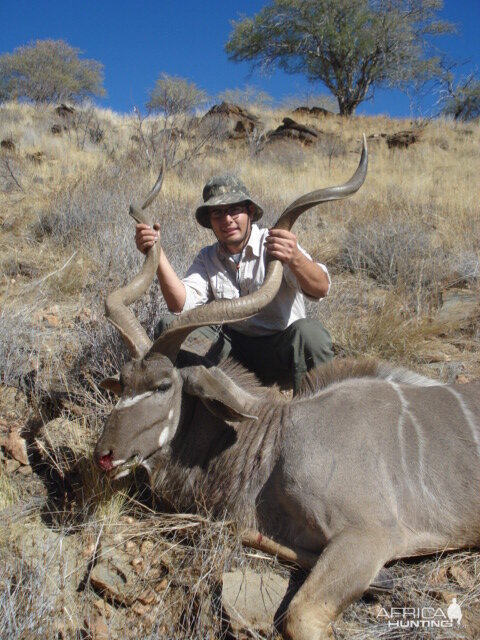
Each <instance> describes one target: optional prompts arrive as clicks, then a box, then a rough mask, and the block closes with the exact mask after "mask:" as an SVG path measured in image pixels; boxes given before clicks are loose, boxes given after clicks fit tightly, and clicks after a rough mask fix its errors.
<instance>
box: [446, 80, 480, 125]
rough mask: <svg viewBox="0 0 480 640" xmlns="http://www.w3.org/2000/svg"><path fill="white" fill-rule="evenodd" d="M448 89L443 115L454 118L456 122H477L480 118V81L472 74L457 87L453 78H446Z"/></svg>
mask: <svg viewBox="0 0 480 640" xmlns="http://www.w3.org/2000/svg"><path fill="white" fill-rule="evenodd" d="M446 84H447V89H446V90H445V91H444V92H443V93H444V95H443V97H442V102H443V108H442V113H443V114H444V115H446V116H453V119H454V120H462V121H468V120H475V118H480V80H478V78H476V77H475V75H474V74H473V73H472V74H470V75H469V76H468V77H467V78H466V79H465V78H464V79H463V80H461V81H460V82H459V83H457V84H456V85H455V84H454V82H453V77H452V76H451V74H448V76H447V78H446Z"/></svg>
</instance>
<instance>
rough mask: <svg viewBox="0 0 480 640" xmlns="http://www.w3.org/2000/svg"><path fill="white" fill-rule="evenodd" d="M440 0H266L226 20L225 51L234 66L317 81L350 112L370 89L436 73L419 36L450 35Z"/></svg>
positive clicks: (432, 60) (340, 109)
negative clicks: (229, 28)
mask: <svg viewBox="0 0 480 640" xmlns="http://www.w3.org/2000/svg"><path fill="white" fill-rule="evenodd" d="M441 7H442V0H273V1H272V2H271V3H270V4H268V5H267V6H265V7H264V8H263V9H262V10H261V11H260V13H258V14H257V15H255V16H254V17H253V18H243V19H242V20H240V21H238V22H234V23H233V27H234V29H233V32H232V34H231V36H230V39H229V40H228V42H227V44H226V51H227V53H228V55H229V57H230V59H231V60H233V61H235V62H241V61H249V62H251V63H252V66H254V67H255V66H257V67H261V68H272V67H274V66H275V65H278V66H279V67H280V68H281V69H283V70H284V71H286V72H287V73H303V74H305V75H306V76H307V77H308V79H309V80H311V81H313V82H322V83H323V84H324V85H325V86H326V87H327V88H328V89H329V90H330V91H331V92H332V94H333V95H334V96H335V98H336V99H337V101H338V107H339V111H340V114H342V115H351V114H353V113H354V112H355V109H356V108H357V106H358V105H359V104H360V103H361V102H362V101H363V100H365V99H367V98H368V97H369V96H371V95H372V94H373V90H374V88H375V87H380V86H402V84H404V83H407V82H411V81H412V80H418V79H420V78H421V79H424V78H425V77H427V76H428V75H429V74H432V73H435V72H436V71H437V59H436V58H435V57H429V56H428V55H427V51H428V42H427V38H426V37H427V36H432V35H439V34H442V33H445V32H449V31H452V29H453V26H452V25H451V24H450V23H447V22H444V21H440V20H439V19H438V18H437V12H438V11H439V10H440V9H441Z"/></svg>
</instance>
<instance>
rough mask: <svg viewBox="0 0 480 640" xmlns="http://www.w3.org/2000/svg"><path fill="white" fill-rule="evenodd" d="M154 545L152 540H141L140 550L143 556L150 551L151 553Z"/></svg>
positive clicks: (147, 554) (146, 555)
mask: <svg viewBox="0 0 480 640" xmlns="http://www.w3.org/2000/svg"><path fill="white" fill-rule="evenodd" d="M154 547H155V544H154V543H153V541H152V540H144V541H143V542H142V546H141V547H140V551H141V552H142V555H143V556H145V557H148V556H149V555H150V553H152V551H153V549H154Z"/></svg>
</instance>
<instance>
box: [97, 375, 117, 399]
mask: <svg viewBox="0 0 480 640" xmlns="http://www.w3.org/2000/svg"><path fill="white" fill-rule="evenodd" d="M98 386H99V387H100V388H102V389H106V390H107V391H111V392H112V393H114V394H115V395H116V396H121V395H122V391H123V387H122V385H121V384H120V380H119V379H118V378H105V379H104V380H102V381H101V382H100V384H99V385H98Z"/></svg>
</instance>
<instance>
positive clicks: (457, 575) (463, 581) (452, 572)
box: [447, 564, 476, 590]
mask: <svg viewBox="0 0 480 640" xmlns="http://www.w3.org/2000/svg"><path fill="white" fill-rule="evenodd" d="M447 574H448V577H449V578H450V579H453V580H455V582H456V583H457V584H458V585H459V586H460V587H463V588H464V589H468V590H473V589H474V588H475V583H476V581H475V576H473V575H472V574H471V573H470V572H469V571H467V570H466V569H464V568H463V567H462V566H461V564H452V565H451V566H450V567H448V570H447Z"/></svg>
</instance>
